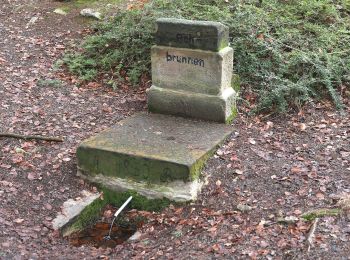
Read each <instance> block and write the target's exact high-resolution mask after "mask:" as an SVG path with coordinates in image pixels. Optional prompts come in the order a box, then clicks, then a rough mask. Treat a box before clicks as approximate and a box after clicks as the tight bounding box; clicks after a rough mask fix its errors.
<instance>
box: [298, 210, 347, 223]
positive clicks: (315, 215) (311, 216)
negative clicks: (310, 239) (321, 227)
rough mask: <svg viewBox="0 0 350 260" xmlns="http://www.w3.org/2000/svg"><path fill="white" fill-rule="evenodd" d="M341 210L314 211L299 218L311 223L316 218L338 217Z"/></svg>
mask: <svg viewBox="0 0 350 260" xmlns="http://www.w3.org/2000/svg"><path fill="white" fill-rule="evenodd" d="M341 212H342V210H341V209H315V210H311V211H309V212H306V213H304V214H303V215H301V218H302V219H304V220H307V221H313V220H314V219H316V218H322V217H330V216H338V215H339V214H340V213H341Z"/></svg>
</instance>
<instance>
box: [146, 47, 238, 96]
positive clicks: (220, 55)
mask: <svg viewBox="0 0 350 260" xmlns="http://www.w3.org/2000/svg"><path fill="white" fill-rule="evenodd" d="M151 57H152V83H153V85H155V86H157V87H161V88H168V89H173V90H185V91H188V92H194V93H202V94H209V95H219V94H220V93H221V92H222V91H223V90H225V89H226V88H229V87H231V79H232V69H233V50H232V48H230V47H226V48H224V49H222V50H221V51H219V52H211V51H202V50H190V49H180V48H172V47H164V46H162V47H160V46H153V47H152V56H151Z"/></svg>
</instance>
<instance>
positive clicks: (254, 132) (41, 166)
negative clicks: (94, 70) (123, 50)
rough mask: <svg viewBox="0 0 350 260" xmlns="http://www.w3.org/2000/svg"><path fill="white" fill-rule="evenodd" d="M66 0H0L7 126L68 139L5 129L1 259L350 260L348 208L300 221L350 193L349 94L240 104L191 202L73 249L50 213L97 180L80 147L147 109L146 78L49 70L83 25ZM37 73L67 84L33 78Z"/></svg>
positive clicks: (0, 152)
mask: <svg viewBox="0 0 350 260" xmlns="http://www.w3.org/2000/svg"><path fill="white" fill-rule="evenodd" d="M60 4H61V3H59V2H55V1H49V0H40V1H39V0H30V1H27V0H11V1H10V0H5V1H1V3H0V35H1V36H2V37H1V38H0V132H14V133H20V134H27V135H44V136H56V137H63V138H64V142H62V143H56V142H47V141H39V140H37V141H25V140H20V139H13V138H0V205H1V207H0V258H2V259H29V258H30V259H39V258H40V259H42V258H44V259H96V258H97V259H109V258H110V259H130V258H135V259H141V258H142V259H143V258H145V259H155V258H157V259H158V258H160V259H184V258H186V259H187V258H196V259H197V258H198V259H212V258H238V259H247V258H252V259H256V258H266V259H330V258H333V259H349V252H350V222H349V213H348V212H347V211H346V210H344V211H343V212H342V213H341V214H339V215H337V216H323V217H320V218H319V220H318V222H316V223H317V225H316V224H315V225H314V227H315V230H314V233H313V234H311V236H310V231H312V229H313V228H312V226H313V223H315V222H312V221H311V222H307V221H302V220H301V219H300V217H301V215H302V214H303V213H305V212H307V211H309V210H312V209H321V208H329V209H330V208H337V207H340V206H339V205H340V204H337V203H339V201H340V200H341V199H342V198H346V197H347V196H349V193H350V186H349V185H350V163H349V161H350V144H349V135H350V119H349V110H350V109H349V107H350V103H349V100H346V99H345V98H344V102H345V104H346V107H345V109H344V111H335V110H333V108H332V106H331V105H330V104H329V103H327V102H324V103H310V104H308V105H307V106H306V107H304V108H303V109H302V110H300V111H299V112H298V113H297V112H291V113H289V114H288V115H284V116H281V117H273V116H268V115H265V116H257V117H252V116H250V117H248V116H246V112H247V111H248V110H249V108H246V107H243V106H241V107H240V113H239V116H238V118H237V119H236V120H235V121H234V123H233V127H234V129H235V132H234V134H233V135H232V136H231V137H230V138H229V140H228V141H227V142H226V143H225V144H224V145H223V146H222V147H221V148H220V149H219V150H218V152H217V153H216V155H215V156H214V157H213V158H212V159H210V160H209V162H208V163H207V165H206V168H205V170H204V171H203V174H204V175H205V176H207V177H208V185H206V186H205V188H204V189H203V191H202V193H201V195H200V197H199V199H198V200H197V201H196V202H193V203H190V204H188V205H183V206H176V207H175V206H170V207H168V208H167V209H165V210H164V211H162V212H161V213H152V212H135V211H131V212H129V214H133V212H134V213H135V214H142V215H143V216H145V217H146V218H147V219H148V223H145V224H144V225H143V227H142V228H140V229H139V231H140V232H141V237H140V239H139V240H137V241H134V242H126V243H124V244H121V245H117V246H116V247H114V248H107V249H103V248H99V249H97V248H95V247H93V246H82V247H74V246H72V245H70V244H69V241H68V240H66V239H63V238H61V237H60V236H59V235H58V234H57V232H54V231H53V230H52V227H51V221H52V219H53V218H54V217H55V216H56V214H57V212H58V211H59V210H60V207H61V205H62V204H63V202H64V201H65V200H67V199H69V198H75V197H78V196H79V193H80V191H81V190H82V189H93V187H91V186H90V185H89V184H87V183H84V181H82V180H81V179H79V178H78V177H76V158H75V149H76V147H77V145H78V144H79V143H80V142H81V141H82V140H84V139H85V138H87V137H89V136H91V135H93V134H95V133H98V132H100V131H102V130H104V129H106V128H108V127H110V126H111V125H113V124H115V123H116V122H117V121H119V120H121V119H123V118H125V117H127V116H129V115H131V114H133V113H135V112H137V111H141V110H145V107H146V103H145V93H144V92H145V91H144V88H140V89H134V88H131V87H128V86H121V87H120V88H119V89H117V90H115V91H114V90H112V89H110V88H108V87H106V86H102V85H101V84H99V83H98V82H97V83H96V82H94V83H89V84H85V85H83V86H80V87H79V86H77V79H75V78H74V77H72V76H70V75H68V74H67V73H65V72H62V71H56V72H55V71H53V69H52V65H53V63H54V61H55V60H57V59H58V58H59V57H60V56H61V55H62V54H63V53H64V51H65V50H66V49H67V48H68V47H69V46H71V45H72V44H73V42H74V40H79V39H81V37H82V36H83V35H84V34H85V33H88V30H85V28H84V27H85V25H84V24H83V23H81V21H80V20H79V19H75V17H77V16H78V10H72V11H71V12H70V13H69V14H68V15H67V16H61V15H58V14H54V13H52V11H53V10H54V9H55V8H56V7H57V6H59V5H60ZM33 17H37V19H36V20H35V19H33ZM30 20H32V21H34V20H35V21H34V22H33V23H30V22H29V21H30ZM72 41H73V42H72ZM40 79H42V80H48V79H51V80H54V79H55V80H61V81H62V85H60V86H57V85H55V84H53V85H52V84H47V86H46V85H45V84H37V83H38V80H40ZM38 85H39V86H38ZM343 201H344V200H343ZM343 204H344V203H343ZM343 204H342V205H343ZM345 208H346V207H345ZM349 208H350V206H348V209H349ZM281 219H282V220H283V221H281ZM310 237H311V239H310ZM308 240H309V241H311V243H310V242H308Z"/></svg>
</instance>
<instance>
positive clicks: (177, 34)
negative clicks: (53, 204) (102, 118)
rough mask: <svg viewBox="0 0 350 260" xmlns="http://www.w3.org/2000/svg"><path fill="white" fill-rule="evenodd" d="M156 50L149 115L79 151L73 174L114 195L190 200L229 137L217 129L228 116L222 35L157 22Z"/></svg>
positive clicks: (193, 25)
mask: <svg viewBox="0 0 350 260" xmlns="http://www.w3.org/2000/svg"><path fill="white" fill-rule="evenodd" d="M156 42H157V45H156V46H154V47H153V48H152V80H153V85H152V87H151V88H150V89H149V90H148V108H149V111H150V112H155V113H151V114H138V115H135V116H133V117H130V118H127V119H125V120H123V121H121V122H119V123H118V124H116V125H115V126H114V127H112V128H110V129H108V130H106V131H104V132H102V133H100V134H98V135H96V136H94V137H92V138H90V139H88V140H86V141H84V142H83V143H82V144H80V146H79V147H78V150H77V160H78V163H77V164H78V174H79V176H81V177H82V178H85V179H87V180H89V181H91V182H94V183H98V184H100V185H102V186H103V187H105V188H108V189H112V190H115V191H118V192H123V191H129V190H133V191H136V192H137V193H139V194H141V195H143V196H145V197H147V198H164V197H165V198H168V199H170V200H174V201H190V200H195V199H196V198H197V195H198V193H199V191H200V189H201V186H202V184H203V178H201V176H200V173H201V169H202V167H203V166H204V164H205V162H206V161H207V160H208V159H209V157H210V156H211V154H212V153H213V152H214V151H215V150H216V148H217V147H218V145H220V144H221V142H223V141H224V140H225V138H226V137H227V136H228V135H229V134H230V133H231V132H232V130H233V129H232V128H231V127H229V126H227V125H225V124H219V123H217V122H222V123H228V122H230V120H231V119H232V118H233V117H234V115H235V101H236V93H235V91H234V89H233V88H232V87H231V81H232V64H233V50H232V48H230V47H228V28H227V27H226V26H224V25H222V24H220V23H216V22H198V21H186V20H178V19H159V20H158V21H157V33H156ZM161 114H166V115H161ZM172 115H175V116H180V117H175V116H172ZM184 117H191V118H192V119H188V118H184ZM198 119H204V120H206V121H203V120H198ZM207 121H216V122H207Z"/></svg>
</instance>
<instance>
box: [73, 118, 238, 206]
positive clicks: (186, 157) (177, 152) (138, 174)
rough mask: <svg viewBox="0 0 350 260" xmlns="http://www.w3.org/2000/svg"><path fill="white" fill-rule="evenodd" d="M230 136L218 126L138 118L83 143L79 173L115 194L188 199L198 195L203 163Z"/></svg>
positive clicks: (226, 128) (185, 121)
mask: <svg viewBox="0 0 350 260" xmlns="http://www.w3.org/2000/svg"><path fill="white" fill-rule="evenodd" d="M231 131H232V129H231V128H230V127H228V126H225V125H222V124H216V123H208V122H203V121H198V120H189V119H184V118H178V117H172V116H164V115H159V114H158V115H157V114H149V115H147V114H143V113H142V114H138V115H135V116H133V117H130V118H128V119H125V120H123V121H121V122H119V123H118V124H117V125H116V126H114V127H112V128H110V129H108V130H106V131H104V132H102V133H100V134H98V135H97V136H94V137H92V138H90V139H88V140H86V141H85V142H83V143H82V144H81V145H80V146H79V147H78V150H77V158H78V169H79V172H80V173H81V174H82V175H83V176H84V177H85V178H87V179H89V180H91V181H93V182H97V183H101V184H102V185H104V186H107V187H108V188H112V189H115V190H117V191H122V190H123V189H124V190H129V189H131V190H135V191H136V192H140V194H141V195H144V196H146V197H149V198H156V197H158V198H159V197H162V196H164V197H166V198H169V199H172V200H177V201H184V200H191V199H195V197H196V195H197V193H198V191H199V190H200V187H201V184H200V180H199V175H200V172H201V169H202V167H203V165H204V163H205V162H206V160H207V159H208V158H209V156H210V155H211V153H212V152H213V151H214V150H215V149H216V147H217V145H219V144H220V143H221V142H222V141H223V140H224V139H225V138H226V137H227V136H228V135H229V134H230V133H231ZM101 176H102V177H101Z"/></svg>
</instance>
